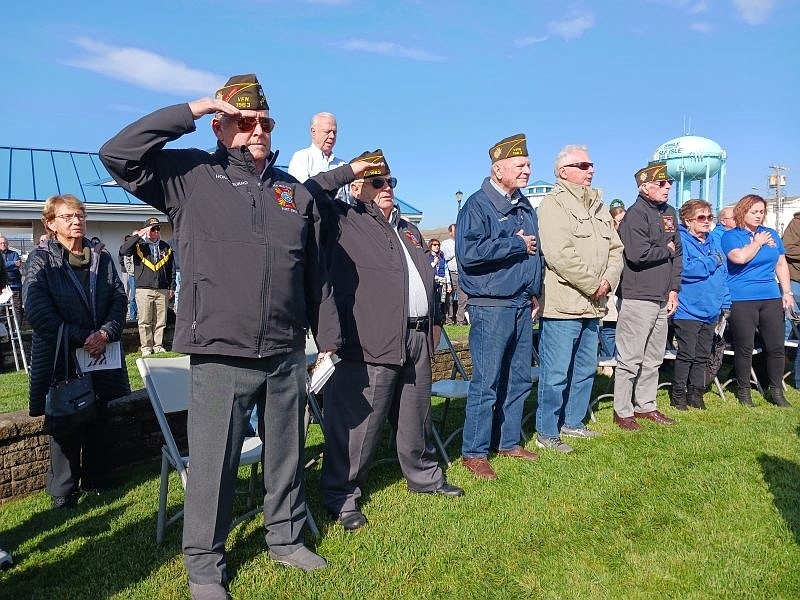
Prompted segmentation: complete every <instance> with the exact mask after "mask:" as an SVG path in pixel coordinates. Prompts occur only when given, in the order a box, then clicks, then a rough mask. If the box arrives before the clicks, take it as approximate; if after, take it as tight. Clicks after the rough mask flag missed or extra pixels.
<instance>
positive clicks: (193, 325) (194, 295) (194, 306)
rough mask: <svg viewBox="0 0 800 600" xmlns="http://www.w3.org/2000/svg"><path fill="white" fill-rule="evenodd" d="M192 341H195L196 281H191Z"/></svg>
mask: <svg viewBox="0 0 800 600" xmlns="http://www.w3.org/2000/svg"><path fill="white" fill-rule="evenodd" d="M192 343H193V344H196V343H197V283H196V282H192Z"/></svg>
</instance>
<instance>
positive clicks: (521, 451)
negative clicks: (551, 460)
mask: <svg viewBox="0 0 800 600" xmlns="http://www.w3.org/2000/svg"><path fill="white" fill-rule="evenodd" d="M497 454H498V455H499V456H510V457H511V458H519V459H522V460H529V461H531V462H533V461H535V460H539V455H538V454H536V452H531V451H530V450H526V449H525V448H523V447H522V446H514V447H513V448H512V449H511V450H498V451H497Z"/></svg>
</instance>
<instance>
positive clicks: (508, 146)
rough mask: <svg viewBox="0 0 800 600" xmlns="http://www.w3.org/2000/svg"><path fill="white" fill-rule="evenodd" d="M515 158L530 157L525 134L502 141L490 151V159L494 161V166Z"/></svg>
mask: <svg viewBox="0 0 800 600" xmlns="http://www.w3.org/2000/svg"><path fill="white" fill-rule="evenodd" d="M514 156H528V147H527V146H526V145H525V134H524V133H518V134H516V135H512V136H511V137H507V138H505V139H502V140H500V141H499V142H497V143H496V144H495V145H494V146H492V147H491V148H490V149H489V158H491V159H492V164H494V163H496V162H497V161H498V160H503V159H504V158H512V157H514Z"/></svg>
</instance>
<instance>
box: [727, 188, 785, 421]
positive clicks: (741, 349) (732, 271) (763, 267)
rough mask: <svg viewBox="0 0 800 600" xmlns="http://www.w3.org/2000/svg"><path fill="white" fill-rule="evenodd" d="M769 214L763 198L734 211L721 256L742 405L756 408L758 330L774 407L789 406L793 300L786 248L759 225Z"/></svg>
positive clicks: (742, 203)
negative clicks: (786, 314) (787, 360)
mask: <svg viewBox="0 0 800 600" xmlns="http://www.w3.org/2000/svg"><path fill="white" fill-rule="evenodd" d="M766 211H767V203H766V201H765V200H764V199H763V198H762V197H761V196H757V195H755V194H748V195H747V196H745V197H744V198H742V199H741V200H739V202H737V203H736V206H735V207H734V208H733V218H734V219H735V220H736V227H735V228H733V229H731V230H729V231H726V232H725V234H724V235H723V236H722V250H723V251H724V252H725V255H726V256H727V257H728V288H729V289H730V292H731V300H732V303H731V317H730V325H731V334H732V335H733V350H734V367H735V370H736V383H737V385H738V388H739V389H738V391H737V396H738V398H739V402H741V403H742V404H743V405H745V406H753V401H752V399H751V398H750V369H751V366H752V361H753V354H752V353H753V345H754V340H755V334H756V329H758V331H759V333H760V336H761V340H762V343H763V346H764V359H765V363H766V367H767V378H768V379H769V382H768V383H769V391H770V402H772V403H773V404H776V405H778V406H789V403H788V402H787V401H786V398H784V396H783V366H784V364H783V335H784V325H783V311H784V309H787V308H789V307H791V306H793V305H794V299H793V296H792V288H791V284H790V281H789V267H788V265H787V264H786V257H785V256H784V250H783V242H782V241H781V238H780V236H779V235H778V232H777V231H775V230H774V229H770V228H769V227H764V226H763V225H762V224H761V223H763V221H764V214H765V213H766ZM776 276H777V280H776Z"/></svg>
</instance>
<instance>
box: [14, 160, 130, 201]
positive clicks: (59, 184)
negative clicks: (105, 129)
mask: <svg viewBox="0 0 800 600" xmlns="http://www.w3.org/2000/svg"><path fill="white" fill-rule="evenodd" d="M109 183H111V184H113V185H107V184H109ZM55 194H75V195H76V196H79V197H80V198H81V199H82V200H83V201H84V202H86V203H87V204H138V205H143V204H144V202H142V201H141V200H139V199H138V198H135V197H134V196H132V195H131V194H129V193H128V192H126V191H125V190H123V189H122V188H121V187H119V186H118V185H116V184H114V181H113V180H112V179H111V175H109V173H108V171H106V168H105V167H104V166H103V163H101V162H100V157H99V156H98V154H97V153H96V152H70V151H67V150H42V149H35V148H11V147H8V146H0V200H23V201H27V202H30V201H42V202H43V201H45V200H47V198H49V197H50V196H53V195H55Z"/></svg>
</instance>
